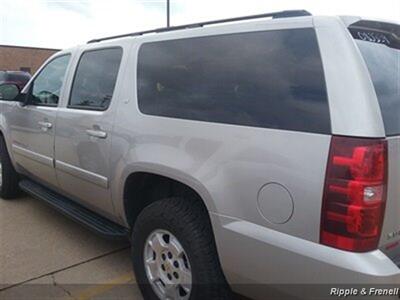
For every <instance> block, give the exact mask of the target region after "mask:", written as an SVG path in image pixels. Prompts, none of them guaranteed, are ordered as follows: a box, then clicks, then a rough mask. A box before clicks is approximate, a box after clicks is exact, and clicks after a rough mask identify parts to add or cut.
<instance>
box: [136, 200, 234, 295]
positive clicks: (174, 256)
mask: <svg viewBox="0 0 400 300" xmlns="http://www.w3.org/2000/svg"><path fill="white" fill-rule="evenodd" d="M132 260H133V266H134V270H135V274H136V279H137V281H138V283H139V286H140V289H141V291H142V294H143V297H144V299H151V300H155V299H171V300H172V299H182V300H186V299H191V300H193V299H231V297H230V290H229V287H228V285H227V283H226V281H225V278H224V275H223V273H222V270H221V267H220V265H219V261H218V255H217V251H216V247H215V243H214V238H213V234H212V230H211V224H210V222H209V221H208V216H207V211H206V210H205V208H204V207H203V206H202V203H199V201H196V200H189V199H182V198H169V199H164V200H160V201H157V202H155V203H153V204H151V205H149V206H148V207H146V208H145V209H144V210H143V211H142V213H141V214H140V215H139V217H138V218H137V220H136V222H135V226H134V229H133V232H132Z"/></svg>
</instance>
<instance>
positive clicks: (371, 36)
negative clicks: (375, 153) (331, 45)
mask: <svg viewBox="0 0 400 300" xmlns="http://www.w3.org/2000/svg"><path fill="white" fill-rule="evenodd" d="M350 32H351V34H352V35H353V37H354V38H355V39H356V44H357V46H358V48H359V49H360V51H361V54H362V56H363V57H364V60H365V62H366V64H367V67H368V70H369V73H370V75H371V79H372V82H373V84H374V87H375V92H376V95H377V97H378V101H379V106H380V108H381V112H382V118H383V122H384V124H385V131H386V135H388V136H391V135H399V134H400V38H399V37H400V26H399V25H396V24H390V23H382V22H375V21H367V20H365V21H359V22H357V23H355V24H353V25H351V27H350Z"/></svg>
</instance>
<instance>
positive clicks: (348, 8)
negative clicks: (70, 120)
mask: <svg viewBox="0 0 400 300" xmlns="http://www.w3.org/2000/svg"><path fill="white" fill-rule="evenodd" d="M288 9H306V10H308V11H310V12H311V13H312V14H314V15H358V16H363V17H369V18H378V19H387V20H392V21H395V22H399V23H400V0H275V1H272V0H171V25H180V24H187V23H194V22H201V21H206V20H214V19H221V18H229V17H237V16H243V15H250V14H260V13H266V12H273V11H280V10H288ZM164 26H166V0H0V44H2V45H17V46H33V47H46V48H59V49H63V48H68V47H72V46H74V45H77V44H82V43H85V42H86V41H88V40H90V39H93V38H96V37H104V36H109V35H117V34H122V33H129V32H135V31H140V30H146V29H152V28H158V27H164Z"/></svg>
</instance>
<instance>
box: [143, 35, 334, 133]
mask: <svg viewBox="0 0 400 300" xmlns="http://www.w3.org/2000/svg"><path fill="white" fill-rule="evenodd" d="M137 75H138V82H137V85H138V102H139V109H140V110H141V111H142V112H143V113H145V114H150V115H158V116H165V117H174V118H182V119H192V120H200V121H209V122H218V123H227V124H237V125H245V126H257V127H266V128H279V129H287V130H299V131H307V132H317V133H330V118H329V108H328V100H327V93H326V87H325V79H324V73H323V68H322V62H321V58H320V54H319V48H318V44H317V39H316V35H315V31H314V30H313V29H311V28H307V29H291V30H277V31H266V32H253V33H238V34H229V35H219V36H208V37H199V38H190V39H180V40H169V41H161V42H152V43H145V44H143V45H142V46H141V48H140V50H139V61H138V69H137Z"/></svg>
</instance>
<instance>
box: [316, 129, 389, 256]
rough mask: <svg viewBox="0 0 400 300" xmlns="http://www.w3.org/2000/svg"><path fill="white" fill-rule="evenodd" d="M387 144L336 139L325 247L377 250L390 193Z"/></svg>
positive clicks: (330, 165)
mask: <svg viewBox="0 0 400 300" xmlns="http://www.w3.org/2000/svg"><path fill="white" fill-rule="evenodd" d="M387 161H388V154H387V141H386V140H381V139H361V138H349V137H338V136H334V137H332V142H331V149H330V154H329V161H328V167H327V175H326V179H325V188H324V198H323V205H322V220H321V243H322V244H324V245H327V246H331V247H335V248H338V249H342V250H348V251H353V252H367V251H372V250H375V249H377V247H378V242H379V238H380V235H381V229H382V222H383V216H384V212H385V206H386V191H387Z"/></svg>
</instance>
